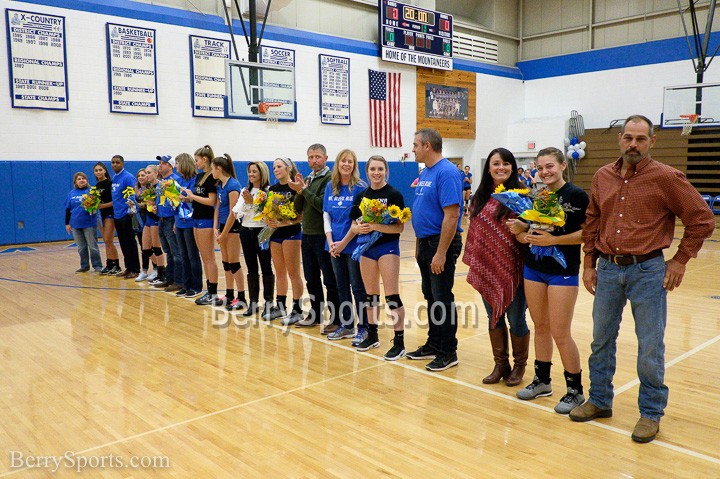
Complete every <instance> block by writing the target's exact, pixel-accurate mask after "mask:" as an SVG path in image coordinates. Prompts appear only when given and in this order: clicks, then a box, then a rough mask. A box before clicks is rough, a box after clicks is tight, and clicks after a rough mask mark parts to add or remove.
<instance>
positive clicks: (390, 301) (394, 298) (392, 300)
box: [385, 294, 403, 309]
mask: <svg viewBox="0 0 720 479" xmlns="http://www.w3.org/2000/svg"><path fill="white" fill-rule="evenodd" d="M385 302H386V303H387V305H388V308H390V309H399V308H402V307H403V302H402V299H400V295H399V294H391V295H390V296H385Z"/></svg>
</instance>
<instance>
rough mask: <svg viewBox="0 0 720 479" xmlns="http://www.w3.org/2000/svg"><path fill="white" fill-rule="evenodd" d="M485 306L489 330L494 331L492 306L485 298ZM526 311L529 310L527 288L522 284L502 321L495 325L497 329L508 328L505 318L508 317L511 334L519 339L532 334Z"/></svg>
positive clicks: (501, 318)
mask: <svg viewBox="0 0 720 479" xmlns="http://www.w3.org/2000/svg"><path fill="white" fill-rule="evenodd" d="M483 304H484V305H485V311H487V315H488V329H492V326H491V318H492V306H490V303H488V302H487V301H485V298H483ZM525 310H527V303H526V302H525V287H524V286H523V284H522V283H520V286H518V289H517V293H515V298H514V299H513V301H512V303H510V306H508V307H507V309H506V310H505V312H504V313H503V315H502V316H500V319H499V320H498V322H497V324H496V325H495V329H497V328H506V327H507V325H506V323H505V317H506V316H507V322H508V323H510V332H511V333H513V334H514V335H515V336H516V337H518V338H521V337H523V336H525V335H526V334H527V333H529V332H530V330H529V329H528V327H527V320H526V319H525Z"/></svg>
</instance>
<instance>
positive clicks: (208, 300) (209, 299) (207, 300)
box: [195, 293, 215, 306]
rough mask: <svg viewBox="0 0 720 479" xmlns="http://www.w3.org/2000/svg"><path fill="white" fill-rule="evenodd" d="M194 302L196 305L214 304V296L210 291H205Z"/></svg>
mask: <svg viewBox="0 0 720 479" xmlns="http://www.w3.org/2000/svg"><path fill="white" fill-rule="evenodd" d="M195 304H197V305H198V306H210V305H212V304H215V296H213V295H212V294H210V293H205V294H203V295H202V296H200V297H199V298H198V299H196V300H195Z"/></svg>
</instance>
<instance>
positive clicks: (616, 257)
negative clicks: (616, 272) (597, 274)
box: [612, 255, 620, 266]
mask: <svg viewBox="0 0 720 479" xmlns="http://www.w3.org/2000/svg"><path fill="white" fill-rule="evenodd" d="M617 259H618V255H614V256H613V257H612V262H613V263H615V264H616V265H617V266H620V264H619V263H618V262H617Z"/></svg>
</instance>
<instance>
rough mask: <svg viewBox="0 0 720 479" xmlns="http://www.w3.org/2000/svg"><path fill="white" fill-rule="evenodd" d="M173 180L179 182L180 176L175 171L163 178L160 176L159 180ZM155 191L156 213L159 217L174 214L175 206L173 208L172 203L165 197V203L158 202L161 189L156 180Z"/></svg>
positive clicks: (168, 216)
mask: <svg viewBox="0 0 720 479" xmlns="http://www.w3.org/2000/svg"><path fill="white" fill-rule="evenodd" d="M171 180H175V181H177V182H178V183H180V176H179V175H178V174H177V173H171V174H169V175H168V176H166V177H165V178H162V179H161V180H160V181H171ZM156 191H157V215H158V216H159V217H160V218H170V217H171V216H175V208H173V205H172V203H171V202H170V201H169V200H168V199H165V203H163V204H160V197H161V196H162V189H161V188H160V182H158V186H157V188H156Z"/></svg>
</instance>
